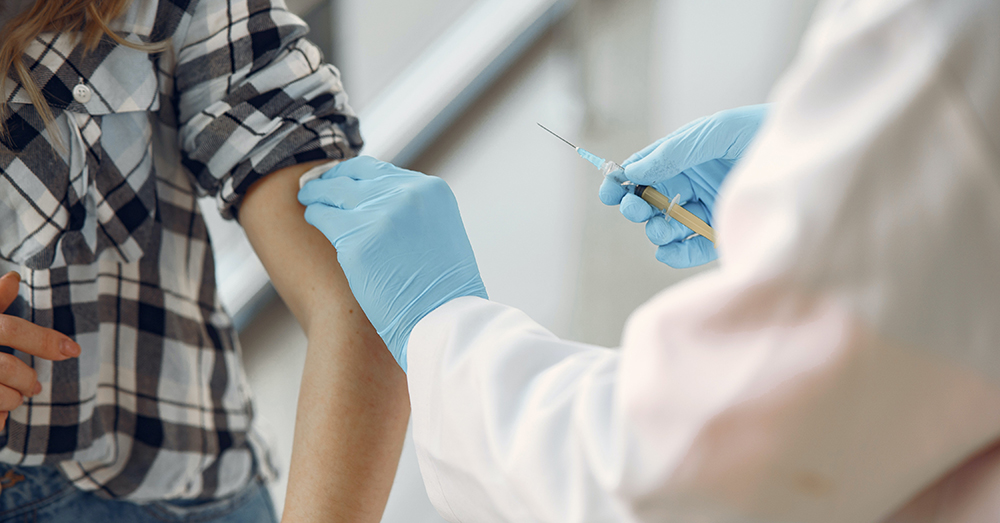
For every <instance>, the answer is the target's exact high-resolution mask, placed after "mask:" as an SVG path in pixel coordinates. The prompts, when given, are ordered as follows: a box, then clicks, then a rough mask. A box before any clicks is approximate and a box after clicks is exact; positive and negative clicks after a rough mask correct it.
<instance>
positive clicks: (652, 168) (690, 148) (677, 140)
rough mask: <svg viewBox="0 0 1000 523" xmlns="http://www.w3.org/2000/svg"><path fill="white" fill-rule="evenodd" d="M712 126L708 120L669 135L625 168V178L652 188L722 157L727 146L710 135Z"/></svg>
mask: <svg viewBox="0 0 1000 523" xmlns="http://www.w3.org/2000/svg"><path fill="white" fill-rule="evenodd" d="M713 127H714V126H713V125H712V121H711V120H710V119H703V120H699V121H697V122H695V123H694V125H691V126H690V127H688V128H686V129H684V130H682V131H680V132H677V133H674V134H672V135H670V136H668V137H667V138H665V139H664V140H663V141H662V142H660V144H659V145H657V147H656V149H655V150H653V151H652V152H651V153H649V154H648V155H647V156H646V157H645V158H642V159H640V160H637V161H635V162H633V163H630V164H629V165H628V166H626V167H625V176H626V177H627V178H628V179H629V180H631V181H633V182H635V183H638V184H642V185H651V184H654V183H657V182H662V181H664V180H667V179H669V178H672V177H674V176H677V175H678V174H680V173H681V172H683V171H684V170H686V169H689V168H691V167H694V166H696V165H701V164H703V163H705V162H707V161H709V160H714V159H716V158H722V157H724V156H725V155H726V152H727V149H728V148H729V144H728V143H726V142H725V141H724V140H719V139H718V137H713V136H710V135H711V134H712V130H713Z"/></svg>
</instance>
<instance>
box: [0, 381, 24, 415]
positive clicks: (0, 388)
mask: <svg viewBox="0 0 1000 523" xmlns="http://www.w3.org/2000/svg"><path fill="white" fill-rule="evenodd" d="M22 403H24V396H22V395H21V393H20V392H18V391H16V390H14V389H12V388H10V387H7V386H5V385H0V411H6V412H10V411H12V410H14V409H16V408H18V407H20V406H21V404H22Z"/></svg>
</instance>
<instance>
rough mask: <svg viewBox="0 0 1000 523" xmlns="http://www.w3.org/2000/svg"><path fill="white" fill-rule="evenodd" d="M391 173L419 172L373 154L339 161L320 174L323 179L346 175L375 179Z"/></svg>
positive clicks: (355, 178)
mask: <svg viewBox="0 0 1000 523" xmlns="http://www.w3.org/2000/svg"><path fill="white" fill-rule="evenodd" d="M389 174H417V173H416V172H414V171H409V170H406V169H403V168H401V167H397V166H395V165H393V164H391V163H389V162H383V161H380V160H376V159H375V158H372V157H371V156H358V157H357V158H351V159H350V160H346V161H343V162H340V163H338V164H337V165H335V166H334V167H333V168H332V169H330V170H329V171H327V172H325V173H323V175H322V176H320V178H321V179H324V180H329V179H331V178H339V177H346V178H351V179H354V180H374V179H375V178H380V177H382V176H386V175H389Z"/></svg>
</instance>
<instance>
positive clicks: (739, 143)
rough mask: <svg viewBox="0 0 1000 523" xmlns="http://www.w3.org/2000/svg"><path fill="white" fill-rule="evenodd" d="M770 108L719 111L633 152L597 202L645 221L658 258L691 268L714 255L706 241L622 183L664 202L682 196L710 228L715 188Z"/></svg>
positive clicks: (737, 158)
mask: <svg viewBox="0 0 1000 523" xmlns="http://www.w3.org/2000/svg"><path fill="white" fill-rule="evenodd" d="M768 109H769V106H768V105H751V106H747V107H740V108H738V109H730V110H728V111H721V112H719V113H716V114H714V115H712V116H707V117H704V118H700V119H698V120H695V121H693V122H691V123H689V124H687V125H685V126H684V127H681V128H680V129H678V130H676V131H674V132H673V133H671V134H670V135H668V136H667V137H666V138H662V139H660V140H658V141H656V142H655V143H653V144H651V145H649V146H647V147H646V148H645V149H643V150H641V151H639V152H637V153H635V154H633V155H632V156H631V157H629V159H628V160H625V162H624V163H622V166H623V167H624V168H625V170H624V172H622V171H618V172H617V173H612V174H610V175H609V176H608V177H606V178H605V180H604V183H603V184H602V185H601V190H600V197H601V201H602V202H604V203H605V204H607V205H619V204H620V205H621V206H620V209H621V212H622V214H623V215H624V216H625V217H626V218H628V219H629V220H631V221H633V222H637V223H638V222H646V236H647V237H648V238H649V240H650V241H651V242H653V243H654V244H656V245H658V246H659V247H658V248H657V250H656V259H657V260H659V261H661V262H663V263H665V264H667V265H669V266H671V267H675V268H678V269H680V268H686V267H694V266H696V265H702V264H705V263H708V262H710V261H712V260H714V259H716V258H717V257H718V255H717V254H716V252H715V246H714V245H712V242H710V241H708V239H706V238H704V237H701V236H696V237H694V238H691V239H690V240H687V241H685V240H684V239H685V238H687V237H689V236H691V234H693V232H692V231H691V229H688V228H687V227H685V226H684V225H681V224H680V223H679V222H678V221H677V220H670V221H667V219H666V217H664V215H663V212H662V211H660V210H659V209H655V208H653V206H651V205H649V204H648V203H646V201H645V200H643V199H642V198H640V197H638V196H636V195H634V194H632V193H629V192H628V191H627V190H626V189H625V188H624V187H622V186H621V183H622V182H624V181H625V180H629V181H632V182H634V183H636V184H639V185H651V186H652V187H653V188H654V189H656V190H657V191H660V192H661V193H663V194H664V195H665V196H666V197H667V198H671V199H672V198H673V197H674V196H676V195H677V194H680V195H681V198H680V202H679V203H680V204H681V205H683V206H684V207H685V208H686V209H687V210H689V211H691V212H692V213H694V214H695V215H696V216H698V217H699V218H701V219H702V220H704V221H705V222H706V223H708V224H709V225H712V209H713V207H714V206H715V197H716V195H717V194H718V192H719V187H720V186H721V185H722V182H723V180H724V179H725V178H726V175H728V174H729V171H730V170H732V168H733V166H734V165H736V163H737V162H738V161H739V159H740V157H741V156H743V152H744V151H745V150H746V149H747V147H748V146H749V145H750V142H751V141H753V138H754V136H755V135H756V134H757V130H758V129H760V126H761V124H763V122H764V118H765V116H767V112H768Z"/></svg>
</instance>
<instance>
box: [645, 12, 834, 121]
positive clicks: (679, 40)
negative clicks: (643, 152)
mask: <svg viewBox="0 0 1000 523" xmlns="http://www.w3.org/2000/svg"><path fill="white" fill-rule="evenodd" d="M817 1H818V0H754V1H747V0H659V1H658V2H657V5H656V9H655V11H654V14H653V18H654V27H655V28H656V30H655V31H654V33H653V40H652V49H653V56H652V60H651V62H650V67H651V75H650V76H651V81H652V84H653V91H652V92H653V93H654V96H653V99H652V100H651V105H650V106H651V109H652V114H653V117H652V119H651V122H650V124H651V125H650V132H651V133H652V135H654V136H661V135H665V134H667V133H669V132H670V131H672V130H674V129H676V128H677V127H679V126H681V125H683V124H685V123H687V122H689V121H691V120H693V119H695V118H698V117H700V116H704V115H707V114H711V113H714V112H716V111H719V110H721V109H726V108H730V107H738V106H741V105H747V104H755V103H761V102H763V101H765V100H766V98H767V95H768V93H769V91H770V89H771V86H772V85H773V84H774V81H775V80H776V79H777V78H778V77H779V75H780V74H781V73H782V71H784V70H785V68H786V67H787V66H788V64H789V63H790V61H791V60H792V59H793V57H794V55H795V50H796V48H797V46H798V42H799V40H800V38H801V36H802V32H803V31H804V29H805V27H806V25H807V24H808V22H809V19H810V17H811V14H812V12H813V9H814V8H815V6H816V4H817Z"/></svg>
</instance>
